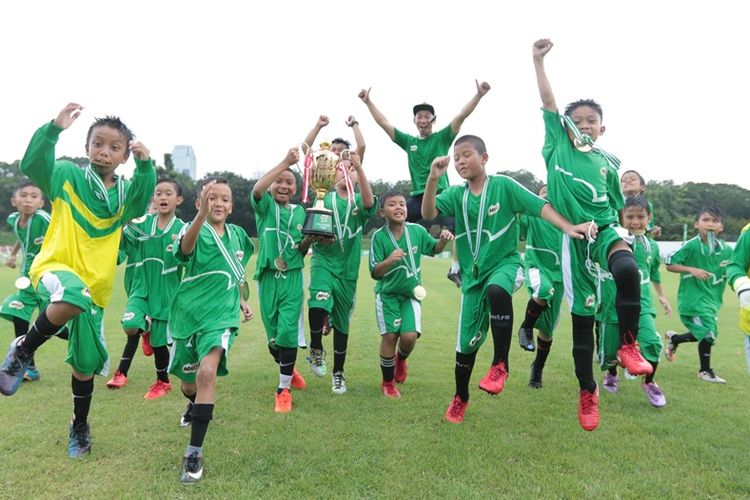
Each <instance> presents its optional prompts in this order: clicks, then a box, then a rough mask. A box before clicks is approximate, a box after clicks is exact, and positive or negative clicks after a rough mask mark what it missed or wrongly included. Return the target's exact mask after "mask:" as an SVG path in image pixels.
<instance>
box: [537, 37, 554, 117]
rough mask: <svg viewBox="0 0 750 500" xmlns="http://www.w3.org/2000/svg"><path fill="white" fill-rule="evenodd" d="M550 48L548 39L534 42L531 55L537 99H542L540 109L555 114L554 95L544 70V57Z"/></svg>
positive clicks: (550, 42)
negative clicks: (532, 57)
mask: <svg viewBox="0 0 750 500" xmlns="http://www.w3.org/2000/svg"><path fill="white" fill-rule="evenodd" d="M552 46H553V44H552V41H551V40H550V39H549V38H542V39H540V40H537V41H536V42H534V46H533V48H532V54H533V56H534V70H535V71H536V84H537V86H538V87H539V97H541V98H542V108H544V109H546V110H547V111H552V112H556V111H557V103H556V102H555V95H554V94H553V93H552V86H551V85H550V83H549V79H548V78H547V72H546V71H545V70H544V56H546V55H547V52H549V51H550V49H552Z"/></svg>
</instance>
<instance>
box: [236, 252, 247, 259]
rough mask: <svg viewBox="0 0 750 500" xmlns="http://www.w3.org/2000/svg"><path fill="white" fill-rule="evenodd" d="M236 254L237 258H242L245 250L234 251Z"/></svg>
mask: <svg viewBox="0 0 750 500" xmlns="http://www.w3.org/2000/svg"><path fill="white" fill-rule="evenodd" d="M234 255H235V256H236V257H237V260H242V257H244V256H245V252H243V251H242V250H237V251H236V252H234Z"/></svg>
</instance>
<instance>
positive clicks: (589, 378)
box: [572, 314, 596, 392]
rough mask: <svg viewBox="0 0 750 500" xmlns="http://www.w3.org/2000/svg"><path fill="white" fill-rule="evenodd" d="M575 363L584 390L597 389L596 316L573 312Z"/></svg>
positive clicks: (579, 381)
mask: <svg viewBox="0 0 750 500" xmlns="http://www.w3.org/2000/svg"><path fill="white" fill-rule="evenodd" d="M572 316H573V364H574V365H575V371H576V377H577V378H578V385H579V386H580V388H581V389H582V390H585V391H589V392H593V391H594V390H596V381H595V380H594V369H593V356H594V317H593V316H580V315H578V314H573V315H572Z"/></svg>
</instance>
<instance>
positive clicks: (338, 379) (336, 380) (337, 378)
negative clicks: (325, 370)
mask: <svg viewBox="0 0 750 500" xmlns="http://www.w3.org/2000/svg"><path fill="white" fill-rule="evenodd" d="M333 383H334V385H335V386H336V389H341V386H342V385H343V383H344V377H343V376H341V375H336V376H334V377H333Z"/></svg>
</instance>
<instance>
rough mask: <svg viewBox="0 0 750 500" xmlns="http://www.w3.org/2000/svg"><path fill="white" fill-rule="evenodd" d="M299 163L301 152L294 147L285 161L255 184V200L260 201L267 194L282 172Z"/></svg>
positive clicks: (287, 154)
mask: <svg viewBox="0 0 750 500" xmlns="http://www.w3.org/2000/svg"><path fill="white" fill-rule="evenodd" d="M298 161H299V150H298V149H297V148H296V147H293V148H291V149H290V150H289V151H287V153H286V156H285V157H284V159H283V160H281V163H279V164H278V165H276V166H275V167H273V168H272V169H271V170H269V171H268V172H266V173H265V174H263V176H262V177H261V178H260V179H258V182H256V183H255V186H253V198H255V199H256V200H260V199H261V198H262V197H263V193H265V192H266V190H267V189H268V188H269V187H271V184H273V181H274V179H276V177H278V176H279V174H281V172H283V171H284V170H286V169H287V168H289V167H291V166H292V165H294V164H295V163H297V162H298Z"/></svg>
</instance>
